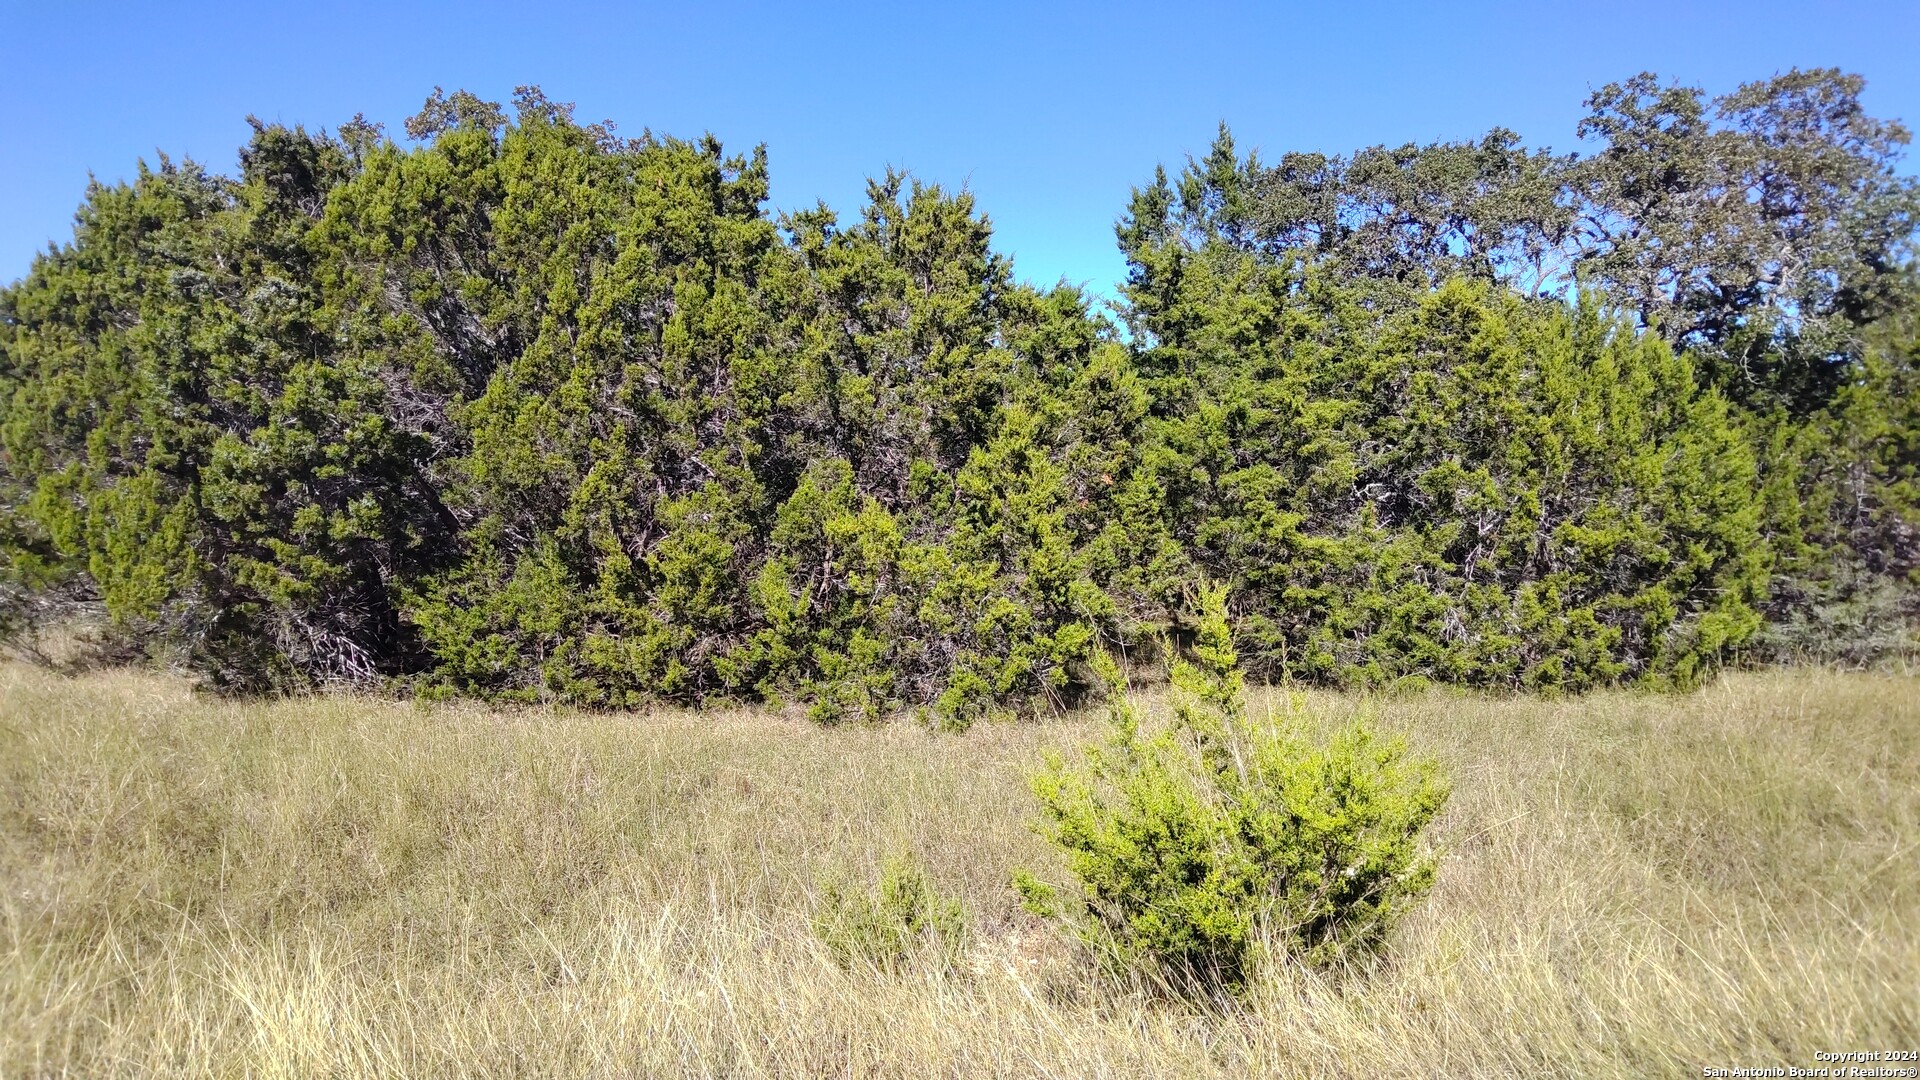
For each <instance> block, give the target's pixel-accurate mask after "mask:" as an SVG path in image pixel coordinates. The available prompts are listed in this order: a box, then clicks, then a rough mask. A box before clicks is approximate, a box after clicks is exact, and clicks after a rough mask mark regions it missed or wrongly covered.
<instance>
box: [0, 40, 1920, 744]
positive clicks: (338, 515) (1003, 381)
mask: <svg viewBox="0 0 1920 1080" xmlns="http://www.w3.org/2000/svg"><path fill="white" fill-rule="evenodd" d="M1860 89H1861V83H1860V81H1859V80H1858V79H1857V78H1855V77H1852V76H1845V75H1841V74H1839V73H1837V72H1790V73H1788V74H1786V75H1783V76H1779V77H1777V78H1775V79H1773V80H1771V81H1768V82H1765V83H1758V84H1753V85H1750V86H1746V87H1742V88H1741V89H1740V90H1739V91H1737V92H1736V93H1734V94H1731V95H1727V96H1725V97H1723V98H1720V99H1717V100H1716V101H1714V102H1708V101H1706V100H1705V99H1704V98H1703V97H1702V96H1701V94H1700V92H1699V91H1696V90H1692V89H1689V88H1685V87H1670V86H1662V85H1660V84H1659V83H1658V82H1657V80H1653V79H1652V77H1651V76H1641V77H1638V78H1636V79H1632V80H1628V81H1626V82H1624V83H1620V84H1615V85H1612V86H1608V87H1606V88H1605V89H1603V90H1602V91H1600V92H1599V93H1598V94H1596V95H1595V96H1594V98H1593V99H1592V100H1591V101H1590V102H1589V108H1590V111H1591V115H1590V116H1589V118H1588V120H1587V122H1586V123H1585V124H1584V125H1583V128H1582V130H1583V132H1584V133H1585V134H1587V135H1588V136H1590V137H1592V138H1593V139H1595V140H1597V141H1598V142H1599V143H1600V144H1601V145H1602V151H1601V152H1600V153H1598V154H1596V155H1593V156H1591V157H1589V158H1585V159H1574V158H1569V157H1560V156H1556V155H1553V154H1551V153H1549V152H1547V151H1544V150H1538V149H1528V148H1526V147H1524V146H1522V145H1521V144H1520V143H1519V141H1518V139H1517V138H1516V137H1515V136H1513V135H1512V134H1511V133H1510V132H1506V131H1503V130H1496V131H1495V132H1493V133H1491V134H1489V135H1488V136H1487V137H1486V138H1485V139H1482V140H1479V141H1477V142H1472V143H1459V144H1436V145H1432V146H1425V147H1417V146H1408V147H1401V148H1397V149H1389V148H1380V147H1375V148H1371V149H1368V150H1363V151H1360V152H1358V153H1356V154H1354V155H1352V156H1350V157H1344V158H1327V157H1324V156H1319V155H1301V154H1288V155H1284V156H1283V157H1282V158H1280V159H1279V161H1278V162H1277V163H1275V164H1266V163H1263V162H1261V161H1260V160H1258V159H1257V158H1255V157H1252V156H1248V157H1244V158H1243V157H1241V156H1240V155H1239V154H1238V153H1237V152H1236V150H1235V148H1234V146H1233V143H1232V140H1231V136H1230V135H1229V134H1228V133H1227V132H1226V130H1225V129H1224V128H1223V129H1222V131H1221V133H1220V137H1219V139H1218V140H1217V142H1216V144H1215V145H1214V147H1213V148H1212V150H1211V151H1210V153H1209V154H1208V155H1207V156H1206V157H1205V158H1204V159H1203V160H1198V161H1193V162H1191V163H1189V166H1188V168H1187V169H1185V170H1184V172H1182V173H1181V175H1179V176H1178V177H1177V178H1171V179H1170V178H1169V177H1168V176H1167V175H1166V173H1165V172H1164V171H1162V172H1160V173H1158V174H1156V177H1155V180H1154V182H1153V183H1152V184H1150V185H1149V186H1148V187H1146V188H1144V189H1142V190H1140V191H1137V192H1136V193H1135V197H1134V199H1133V202H1132V205H1131V206H1130V207H1129V212H1128V214H1127V216H1126V218H1125V219H1124V220H1123V221H1122V222H1121V224H1120V227H1119V230H1118V235H1119V239H1120V241H1121V246H1122V248H1123V250H1124V251H1125V253H1126V256H1127V258H1128V260H1129V266H1130V270H1129V277H1128V280H1127V283H1126V285H1125V287H1124V303H1123V304H1122V305H1120V307H1119V314H1120V316H1121V317H1122V318H1123V319H1124V320H1125V321H1126V323H1127V327H1128V329H1129V331H1130V335H1129V336H1128V337H1126V338H1125V339H1123V338H1122V335H1120V334H1119V333H1118V331H1117V329H1116V327H1115V326H1114V325H1113V324H1112V323H1111V322H1110V321H1109V320H1108V319H1107V318H1105V317H1104V316H1102V315H1100V314H1098V313H1096V312H1095V311H1093V310H1092V309H1091V308H1090V306H1089V302H1088V299H1087V298H1086V297H1085V296H1083V295H1081V294H1080V293H1079V292H1078V291H1077V290H1075V289H1072V288H1068V287H1065V286H1061V287H1056V288H1053V289H1049V290H1040V289H1035V288H1032V287H1030V286H1027V285H1024V284H1021V283H1019V282H1018V281H1017V280H1016V279H1015V277H1014V274H1013V270H1012V267H1011V265H1010V264H1009V263H1008V261H1007V260H1006V259H1005V258H1004V257H1003V256H1001V255H998V254H996V253H995V252H994V251H993V249H992V246H991V238H992V233H991V227H990V225H989V223H988V221H987V220H986V218H985V217H984V216H982V215H981V214H980V212H979V210H978V208H977V207H976V205H975V204H974V201H973V199H972V197H971V196H970V195H968V194H967V193H965V192H952V191H949V190H946V189H943V188H941V187H939V186H938V185H930V184H924V183H921V182H919V181H916V180H912V179H910V178H908V177H904V176H901V175H899V174H896V173H892V172H889V173H887V174H886V175H884V176H882V177H880V178H878V179H876V180H874V181H872V182H871V183H870V184H869V187H868V193H867V201H866V204H865V205H864V206H863V207H862V208H861V209H860V211H859V213H858V214H857V215H853V216H849V218H848V219H847V220H846V221H844V222H843V221H842V219H841V217H840V216H839V215H837V214H836V213H835V212H834V211H832V210H830V209H828V208H827V207H825V206H818V207H814V208H812V209H808V210H803V211H799V212H795V213H791V214H788V215H785V216H783V217H780V218H778V219H775V218H773V217H771V216H770V215H769V214H768V213H767V211H766V209H765V202H766V198H767V190H768V182H769V181H768V172H767V163H766V156H765V154H764V152H763V151H762V150H760V149H758V148H756V149H755V150H753V151H752V152H750V153H746V154H729V153H727V152H726V151H725V150H724V149H723V148H722V146H721V144H720V143H719V141H718V140H716V139H714V138H713V137H711V136H706V137H702V138H699V139H695V140H682V139H674V138H668V137H659V136H655V135H654V134H652V133H651V132H647V133H643V134H642V136H641V137H640V138H637V139H625V138H618V137H616V136H615V135H614V134H613V132H612V128H611V126H610V125H608V124H604V123H602V124H580V123H578V122H576V121H575V120H574V118H573V115H572V109H571V107H570V106H567V105H564V104H561V103H557V102H553V101H549V100H548V99H547V98H545V97H544V96H543V95H542V94H541V93H540V91H539V90H538V89H536V88H532V87H521V88H519V90H518V91H517V92H516V94H515V96H514V100H513V102H512V104H511V106H509V107H502V106H501V105H499V104H496V103H493V102H489V101H485V100H483V99H481V98H479V97H476V96H474V95H472V94H469V93H465V92H455V93H452V94H447V93H445V92H443V91H440V90H438V89H436V90H435V92H434V94H433V96H432V97H430V98H429V99H428V100H427V102H426V103H425V105H424V106H423V108H422V110H421V112H420V113H419V114H418V115H417V116H415V117H413V118H411V119H410V120H408V121H407V124H406V130H407V133H408V136H409V138H410V139H411V140H412V142H411V144H409V145H404V146H403V145H401V144H398V143H395V142H393V141H391V140H388V139H387V138H386V137H385V136H384V134H383V132H382V130H381V129H380V128H379V127H377V126H376V125H373V124H370V123H368V122H366V121H365V120H364V119H363V118H358V117H356V118H355V119H354V120H353V121H351V122H349V123H348V124H346V125H343V126H342V127H341V129H340V130H339V132H337V133H335V134H331V135H329V134H327V133H325V132H319V133H313V132H308V131H305V130H303V129H300V128H287V127H284V126H279V125H268V124H262V123H257V122H256V123H255V124H254V132H253V135H252V137H251V139H250V140H249V141H248V143H247V145H246V146H245V147H244V148H243V149H242V151H241V155H240V163H239V164H240V168H239V170H238V173H237V174H236V175H235V176H232V177H226V176H219V175H215V174H212V173H210V172H208V171H207V170H206V169H204V168H202V167H201V166H200V165H198V164H196V163H193V162H190V161H189V162H180V163H177V164H176V163H174V162H172V161H170V160H167V159H165V158H162V159H161V160H160V163H159V167H158V168H149V167H147V166H145V165H142V167H141V168H140V170H139V171H138V174H137V176H136V178H135V179H134V180H132V181H131V182H129V183H126V184H120V185H112V186H109V185H102V184H95V185H93V186H92V187H90V188H89V190H88V193H87V200H86V203H85V204H84V205H83V206H82V208H81V210H80V213H79V214H78V216H77V218H76V227H75V232H74V237H73V242H72V243H71V244H68V245H65V246H63V247H60V248H58V249H56V250H54V251H51V252H49V253H47V254H46V255H44V256H42V257H41V258H39V259H37V260H36V261H35V263H34V264H33V268H32V270H31V271H30V272H29V273H28V275H27V276H26V277H25V278H24V279H22V280H21V281H19V282H17V283H16V284H14V285H12V286H9V287H8V288H6V289H4V290H0V403H3V405H0V636H4V637H7V638H9V639H13V640H26V639H27V638H29V637H30V636H31V635H32V634H33V632H34V630H35V628H36V627H39V626H43V625H46V624H47V623H49V622H53V621H58V620H60V619H63V618H68V617H71V616H73V615H75V614H78V613H85V614H89V615H94V614H98V615H102V616H104V619H103V620H99V621H103V622H104V624H105V627H106V629H105V630H104V631H103V632H101V633H100V634H98V635H96V636H97V640H98V644H99V647H101V648H102V649H104V650H107V651H108V652H110V653H111V654H113V655H116V656H133V655H140V654H144V655H146V656H148V657H150V658H152V659H154V660H156V661H160V662H164V663H168V664H173V665H177V666H184V667H187V668H190V669H192V670H195V671H198V672H199V673H200V674H202V675H203V676H204V677H205V679H206V681H207V682H208V683H209V684H211V685H213V686H215V687H219V688H223V689H227V690H232V691H244V692H257V691H283V690H301V689H308V688H315V687H325V686H342V685H344V686H356V687H368V688H370V687H405V688H411V689H412V690H414V691H415V692H419V693H424V694H429V695H452V694H464V695H476V696H481V697H490V698H499V699H504V700H512V701H565V702H573V703H577V704H580V705H586V706H592V707H631V706H635V705H639V704H641V703H644V702H649V701H656V700H671V701H678V702H687V703H697V702H702V701H708V700H713V699H717V698H752V699H760V700H781V701H793V702H795V703H797V704H799V705H802V706H804V707H805V708H806V709H807V711H808V712H809V713H810V714H811V715H812V716H814V717H815V718H816V719H818V720H820V721H822V722H827V723H837V722H848V721H866V720H875V719H880V718H885V717H890V716H896V715H914V716H918V717H921V718H923V719H925V720H927V721H928V722H931V723H936V724H939V725H943V726H948V727H963V726H965V725H967V724H970V723H974V722H977V721H980V720H983V719H988V718H994V717H1004V716H1010V715H1022V714H1028V715H1031V714H1038V713H1050V712H1057V711H1059V710H1061V709H1065V708H1070V707H1073V706H1075V705H1077V704H1079V703H1080V702H1082V701H1083V700H1085V699H1087V698H1088V697H1090V696H1091V695H1094V694H1097V693H1098V691H1099V690H1100V687H1101V684H1102V681H1103V679H1102V677H1101V675H1100V670H1101V668H1102V666H1103V665H1104V664H1106V663H1107V661H1108V656H1109V654H1110V653H1112V652H1114V651H1117V650H1120V649H1136V650H1137V649H1140V648H1148V647H1151V645H1152V643H1154V642H1156V641H1158V640H1159V639H1160V638H1161V637H1162V636H1165V637H1168V638H1170V639H1172V640H1174V641H1175V642H1177V643H1179V644H1180V645H1181V646H1182V647H1185V646H1187V645H1190V644H1191V641H1192V638H1193V635H1194V634H1195V633H1196V632H1197V631H1196V624H1195V623H1194V618H1195V613H1194V611H1193V599H1192V598H1193V597H1194V595H1195V591H1196V588H1197V585H1198V583H1199V582H1201V581H1203V580H1204V581H1216V582H1219V583H1221V584H1222V585H1223V586H1224V587H1226V588H1227V590H1228V596H1227V607H1228V611H1229V613H1230V625H1231V630H1232V635H1233V646H1234V648H1235V649H1236V650H1237V651H1238V652H1239V654H1240V655H1241V656H1242V657H1243V658H1244V660H1245V662H1246V666H1247V670H1248V671H1249V673H1250V674H1251V675H1253V676H1254V677H1258V678H1277V677H1292V678H1299V679H1306V680H1311V681H1314V682H1319V683H1328V684H1336V685H1394V684H1413V683H1420V682H1428V681H1433V682H1446V683H1458V684H1467V685H1477V686H1490V687H1501V688H1533V689H1542V690H1550V691H1563V690H1564V691H1579V690H1583V689H1586V688H1590V687H1594V686H1601V685H1608V684H1619V683H1631V684H1635V685H1641V686H1650V687H1679V686H1687V685H1692V684H1695V683H1697V682H1699V681H1700V680H1701V679H1703V678H1705V677H1707V676H1709V675H1710V674H1711V673H1712V672H1713V671H1715V670H1716V669H1717V668H1718V667H1719V666H1720V665H1722V664H1724V663H1726V662H1727V661H1729V660H1730V659H1733V658H1736V657H1738V656H1741V655H1743V654H1744V655H1746V656H1749V657H1763V658H1772V657H1784V656H1801V655H1816V656H1823V657H1829V658H1834V659H1841V660H1846V661H1848V662H1867V661H1869V660H1871V659H1873V658H1875V657H1879V656H1883V655H1887V654H1892V653H1899V652H1901V651H1903V650H1905V649H1906V648H1908V644H1907V643H1909V642H1910V641H1911V632H1910V631H1911V628H1912V627H1913V626H1914V625H1916V620H1920V606H1916V601H1915V597H1916V596H1920V580H1917V579H1916V578H1915V574H1916V573H1920V571H1917V570H1916V565H1917V564H1920V558H1917V557H1916V556H1915V540H1914V538H1915V536H1916V535H1920V513H1916V511H1915V510H1914V507H1915V506H1916V505H1920V496H1917V495H1916V494H1915V492H1916V490H1917V488H1916V481H1915V479H1914V476H1915V471H1916V466H1915V464H1914V446H1915V438H1916V436H1915V434H1914V433H1915V431H1916V423H1917V421H1920V418H1916V416H1915V415H1914V409H1913V407H1912V403H1913V402H1914V401H1916V400H1920V394H1916V393H1915V379H1914V376H1913V370H1914V344H1913V342H1914V341H1915V337H1914V335H1913V333H1912V332H1911V319H1912V314H1911V313H1912V312H1913V311H1914V310H1915V309H1916V304H1915V295H1916V290H1915V287H1914V285H1913V281H1912V275H1911V265H1910V264H1911V259H1910V248H1911V241H1912V239H1913V223H1914V221H1915V220H1920V196H1917V195H1916V188H1915V185H1914V183H1913V182H1912V181H1911V180H1910V179H1906V178H1902V177H1900V176H1899V175H1898V174H1897V173H1896V172H1894V171H1893V166H1894V163H1895V161H1896V158H1897V153H1898V150H1899V148H1900V147H1901V146H1902V145H1904V142H1905V139H1906V133H1905V131H1904V129H1902V128H1900V126H1899V125H1898V124H1894V123H1891V122H1883V121H1878V120H1874V119H1872V118H1871V117H1869V116H1867V115H1866V114H1865V113H1864V112H1862V111H1861V109H1860V106H1859V101H1858V96H1859V93H1860ZM1736 193H1738V194H1739V197H1735V194H1736ZM1390 209H1391V212H1389V210H1390ZM1783 251H1785V252H1789V254H1788V255H1782V254H1781V252H1783ZM1576 292H1577V299H1570V298H1573V297H1575V295H1576ZM1763 623H1764V631H1763Z"/></svg>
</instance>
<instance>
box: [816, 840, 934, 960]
mask: <svg viewBox="0 0 1920 1080" xmlns="http://www.w3.org/2000/svg"><path fill="white" fill-rule="evenodd" d="M813 928H814V933H816V934H818V935H819V936H820V939H821V940H822V941H824V942H826V945H827V948H828V949H829V950H831V951H832V952H833V955H834V957H835V958H836V959H838V960H839V961H840V963H841V964H842V965H845V966H849V967H850V966H853V965H854V964H870V965H872V966H874V967H877V968H880V969H882V970H886V971H894V970H898V969H899V968H901V967H903V966H904V965H906V964H907V962H908V961H910V960H912V959H913V958H914V957H915V956H916V955H918V956H929V955H930V956H933V957H937V958H938V960H939V962H940V964H941V966H943V967H949V968H950V967H952V966H953V965H954V963H955V962H956V960H957V959H958V957H959V951H960V944H961V940H962V936H963V934H964V933H965V929H966V920H965V917H964V915H963V914H962V912H961V908H960V902H959V901H958V900H953V899H949V898H945V897H942V896H941V895H940V894H939V893H938V892H936V891H935V890H934V888H933V885H932V883H930V882H929V881H928V880H927V875H926V873H925V872H924V871H922V870H921V869H920V867H919V866H918V865H917V864H916V863H915V862H914V861H913V860H912V859H911V858H909V857H907V856H895V857H893V858H890V859H888V860H887V862H886V865H885V866H884V867H882V869H881V871H880V882H879V886H878V888H877V889H876V890H875V891H874V892H871V893H867V892H856V893H849V892H846V891H844V890H843V889H842V888H841V887H840V886H839V885H838V884H831V885H828V886H827V888H826V898H825V902H824V903H823V904H822V905H821V908H820V911H819V913H818V914H816V915H815V916H814V922H813Z"/></svg>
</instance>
